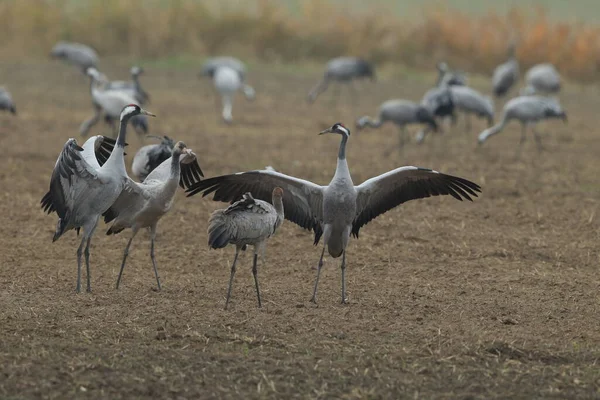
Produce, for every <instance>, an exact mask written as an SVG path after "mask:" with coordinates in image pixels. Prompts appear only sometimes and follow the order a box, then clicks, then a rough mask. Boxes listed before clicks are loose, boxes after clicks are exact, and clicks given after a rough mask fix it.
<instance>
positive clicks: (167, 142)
mask: <svg viewBox="0 0 600 400" xmlns="http://www.w3.org/2000/svg"><path fill="white" fill-rule="evenodd" d="M148 137H152V138H156V139H160V140H161V142H160V143H157V144H149V145H146V146H143V147H142V148H140V149H139V150H138V151H137V153H135V156H134V157H133V162H132V163H131V172H133V175H135V177H136V178H138V179H139V180H140V181H143V180H144V179H146V177H147V176H148V174H149V173H150V172H152V171H153V170H154V168H156V167H158V166H159V165H160V164H161V163H162V162H163V161H165V160H166V159H167V158H169V157H171V153H172V151H173V147H174V146H175V142H174V141H173V139H171V138H170V137H168V136H163V137H162V138H160V137H158V136H148Z"/></svg>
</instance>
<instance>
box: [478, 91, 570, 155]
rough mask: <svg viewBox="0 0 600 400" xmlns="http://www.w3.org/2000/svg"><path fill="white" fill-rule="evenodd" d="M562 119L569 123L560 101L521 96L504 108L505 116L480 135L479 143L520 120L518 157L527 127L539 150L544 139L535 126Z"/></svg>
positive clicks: (510, 101) (541, 97)
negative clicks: (539, 123) (545, 120)
mask: <svg viewBox="0 0 600 400" xmlns="http://www.w3.org/2000/svg"><path fill="white" fill-rule="evenodd" d="M550 118H560V119H562V120H563V121H565V122H566V121H567V114H566V113H565V111H564V110H563V109H562V107H561V106H560V104H559V102H558V100H556V99H552V98H548V97H543V96H519V97H515V98H514V99H511V100H509V101H508V102H507V103H506V104H505V105H504V108H503V115H502V119H501V120H500V122H499V123H498V124H496V125H494V126H492V127H491V128H488V129H486V130H484V131H483V132H481V133H480V134H479V138H478V142H479V144H480V145H481V144H483V143H484V142H485V141H486V140H487V139H489V138H490V136H493V135H496V134H498V133H500V132H501V131H502V129H504V127H505V126H506V124H507V123H508V122H510V121H511V120H518V121H519V122H520V123H521V141H520V142H519V149H518V152H517V155H520V152H521V148H522V146H523V143H525V135H526V131H527V127H528V126H531V130H532V132H533V135H534V137H535V141H536V143H537V145H538V150H540V149H541V148H542V139H541V137H540V135H539V133H538V132H537V130H536V129H535V125H536V124H537V123H538V122H539V121H541V120H544V119H550Z"/></svg>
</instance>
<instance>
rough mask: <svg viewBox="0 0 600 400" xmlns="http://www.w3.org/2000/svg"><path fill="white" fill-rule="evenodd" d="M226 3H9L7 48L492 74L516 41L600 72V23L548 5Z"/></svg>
mask: <svg viewBox="0 0 600 400" xmlns="http://www.w3.org/2000/svg"><path fill="white" fill-rule="evenodd" d="M220 4H221V5H219V6H215V4H214V2H212V3H211V2H207V1H202V0H173V1H169V2H165V1H159V0H150V1H148V0H87V1H82V2H69V1H67V0H53V1H52V0H24V1H20V0H19V1H16V0H4V1H2V2H0V35H2V37H3V38H5V39H4V40H3V41H2V43H1V44H0V51H2V52H3V53H4V54H6V55H9V54H10V55H13V56H14V57H16V58H25V57H28V56H29V57H30V56H32V55H35V54H46V53H47V51H48V50H49V49H50V48H51V46H52V45H53V44H54V43H55V42H56V41H57V40H59V39H66V40H74V41H79V42H83V43H87V44H89V45H91V46H93V47H94V48H96V49H97V50H98V51H99V52H100V53H101V54H104V55H107V54H113V55H123V54H128V55H132V56H136V57H150V58H156V57H165V56H171V55H175V54H192V53H193V54H216V53H226V52H228V51H236V52H237V53H238V54H240V55H244V56H257V57H259V58H260V59H262V60H265V61H269V62H274V61H286V62H298V61H302V60H306V59H318V60H321V59H325V58H328V57H332V56H337V55H342V54H350V55H362V56H365V57H367V58H369V59H372V60H374V61H376V62H394V63H403V64H406V65H409V66H416V67H420V66H424V65H428V66H431V64H432V63H433V62H434V61H436V60H439V59H442V58H444V59H447V60H449V61H451V62H452V63H453V64H454V65H456V66H460V67H462V68H465V69H468V70H470V71H479V72H485V73H488V72H489V71H490V70H491V68H492V67H493V66H494V65H496V64H497V63H498V62H499V61H500V60H502V59H503V58H504V56H505V52H506V43H507V41H508V40H509V38H510V37H512V36H516V37H518V38H519V49H518V53H519V54H518V55H519V58H520V60H522V62H523V65H524V66H526V67H527V66H530V65H532V64H534V63H537V62H541V61H550V62H553V63H555V64H556V65H557V66H558V67H559V69H560V70H561V71H562V72H563V74H565V75H567V76H569V77H571V78H572V79H575V80H589V79H593V78H595V77H597V76H598V74H600V27H598V26H590V25H586V24H582V23H574V22H569V23H567V22H554V21H551V20H550V19H549V18H548V17H547V15H546V13H545V12H544V9H543V8H538V9H535V10H527V9H516V8H515V9H512V10H511V11H510V12H509V13H507V15H498V14H496V13H488V14H487V15H483V16H473V15H471V14H468V13H463V12H460V11H457V10H452V9H448V7H445V6H444V7H442V6H439V7H436V8H428V9H424V10H423V12H422V15H421V16H415V15H411V16H398V15H397V14H396V13H395V12H392V11H391V10H386V9H385V8H382V7H381V6H378V8H377V9H370V10H368V11H347V10H343V9H340V8H339V7H338V6H335V5H333V4H331V3H329V2H328V1H327V0H307V1H305V2H302V7H301V9H300V10H299V11H298V12H296V13H294V14H293V15H292V13H291V12H290V11H289V9H287V8H285V7H284V6H282V5H281V4H280V3H279V2H276V1H271V0H257V1H256V3H255V4H251V5H252V6H248V7H247V8H245V9H242V10H240V9H239V6H238V8H235V7H233V6H232V5H231V4H232V3H228V2H222V3H220ZM442 5H443V3H442ZM532 11H533V12H532ZM6 38H9V40H6Z"/></svg>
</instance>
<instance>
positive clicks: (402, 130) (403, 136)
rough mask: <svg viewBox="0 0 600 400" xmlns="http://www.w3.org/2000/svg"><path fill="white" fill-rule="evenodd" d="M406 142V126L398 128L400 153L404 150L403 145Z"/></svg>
mask: <svg viewBox="0 0 600 400" xmlns="http://www.w3.org/2000/svg"><path fill="white" fill-rule="evenodd" d="M405 141H406V126H404V125H402V126H400V152H402V150H403V149H404V143H405Z"/></svg>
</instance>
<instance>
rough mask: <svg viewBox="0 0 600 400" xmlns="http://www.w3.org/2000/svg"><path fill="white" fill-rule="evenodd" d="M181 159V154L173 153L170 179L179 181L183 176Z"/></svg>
mask: <svg viewBox="0 0 600 400" xmlns="http://www.w3.org/2000/svg"><path fill="white" fill-rule="evenodd" d="M180 158H181V154H180V153H173V155H172V156H171V173H170V174H169V178H170V179H175V180H177V181H179V176H180V174H181V164H180Z"/></svg>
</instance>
